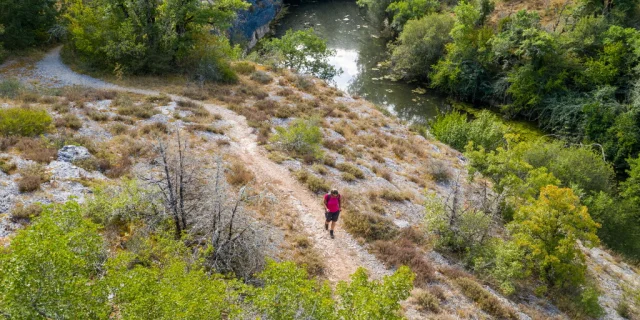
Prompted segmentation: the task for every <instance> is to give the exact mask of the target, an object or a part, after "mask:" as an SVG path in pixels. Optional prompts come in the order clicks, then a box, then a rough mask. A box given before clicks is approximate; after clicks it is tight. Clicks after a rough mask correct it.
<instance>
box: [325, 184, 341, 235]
mask: <svg viewBox="0 0 640 320" xmlns="http://www.w3.org/2000/svg"><path fill="white" fill-rule="evenodd" d="M341 200H342V199H341V196H340V193H338V189H331V191H330V192H329V193H327V194H325V195H324V209H325V213H324V216H325V218H326V221H325V223H324V229H325V230H329V234H330V235H331V239H333V238H334V236H333V229H334V228H335V226H336V221H338V217H339V216H340V205H341V204H342V203H341ZM329 222H331V229H329Z"/></svg>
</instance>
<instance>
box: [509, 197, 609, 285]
mask: <svg viewBox="0 0 640 320" xmlns="http://www.w3.org/2000/svg"><path fill="white" fill-rule="evenodd" d="M598 227H599V225H598V224H597V223H596V222H594V221H593V220H592V219H591V217H590V216H589V213H588V211H587V208H586V207H585V206H582V205H581V204H580V200H579V199H578V197H577V196H576V195H574V194H573V192H572V191H571V189H568V188H559V187H557V186H546V187H544V188H542V189H541V190H540V197H539V198H538V199H537V200H535V201H533V202H532V203H531V204H529V205H526V206H522V207H520V208H519V209H518V211H517V212H516V215H515V219H514V221H513V222H511V223H510V224H509V228H510V229H511V231H512V235H513V238H514V241H515V242H516V244H517V245H518V246H520V247H521V248H522V249H523V250H525V252H526V254H525V255H524V257H525V259H526V261H527V266H528V268H530V269H531V270H533V272H534V273H535V274H537V275H538V276H539V277H540V279H541V280H543V281H544V282H546V283H547V284H548V285H550V286H553V287H558V288H565V287H570V286H577V285H580V284H583V283H584V281H585V273H586V266H585V264H584V259H585V258H584V254H583V253H582V251H580V248H579V247H578V241H581V242H582V244H583V245H585V246H594V245H597V244H598V243H599V239H598V236H597V235H596V230H597V229H598Z"/></svg>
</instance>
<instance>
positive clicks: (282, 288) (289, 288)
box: [249, 260, 336, 320]
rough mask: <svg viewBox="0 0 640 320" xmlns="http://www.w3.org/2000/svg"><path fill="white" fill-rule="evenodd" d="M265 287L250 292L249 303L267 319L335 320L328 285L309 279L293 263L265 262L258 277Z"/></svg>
mask: <svg viewBox="0 0 640 320" xmlns="http://www.w3.org/2000/svg"><path fill="white" fill-rule="evenodd" d="M259 278H260V279H262V280H263V281H264V286H263V287H262V288H260V289H257V290H255V291H253V292H252V294H251V295H250V296H249V301H250V302H251V303H252V304H253V305H254V306H255V307H256V308H257V309H258V311H260V313H262V314H264V315H265V318H267V319H274V320H280V319H282V320H287V319H295V318H297V317H300V318H308V319H335V307H336V306H335V301H334V300H333V299H332V297H331V288H330V287H329V285H328V284H327V283H323V284H320V283H318V281H317V280H315V279H309V276H308V275H307V272H306V270H305V269H303V268H298V267H297V266H296V265H295V264H294V263H293V262H284V263H276V262H274V261H272V260H269V261H267V267H266V269H265V270H264V271H263V272H262V273H261V274H260V275H259Z"/></svg>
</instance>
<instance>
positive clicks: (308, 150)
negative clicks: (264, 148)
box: [270, 119, 323, 159]
mask: <svg viewBox="0 0 640 320" xmlns="http://www.w3.org/2000/svg"><path fill="white" fill-rule="evenodd" d="M276 131H277V132H276V134H274V135H273V136H272V137H271V138H270V140H271V141H272V142H275V143H276V144H278V146H279V147H280V148H282V149H283V150H285V151H288V152H290V153H294V154H296V155H298V156H303V157H304V156H312V157H314V158H316V159H320V158H322V156H323V153H322V150H321V149H320V145H321V143H322V132H321V131H320V127H319V126H318V120H315V119H312V120H304V119H296V120H295V121H293V122H292V123H291V124H290V125H289V127H288V128H286V129H285V128H283V127H277V128H276Z"/></svg>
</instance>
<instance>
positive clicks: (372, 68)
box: [371, 68, 380, 71]
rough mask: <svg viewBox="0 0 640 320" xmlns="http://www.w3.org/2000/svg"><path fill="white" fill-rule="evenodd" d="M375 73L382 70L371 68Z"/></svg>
mask: <svg viewBox="0 0 640 320" xmlns="http://www.w3.org/2000/svg"><path fill="white" fill-rule="evenodd" d="M371 70H373V71H380V68H371Z"/></svg>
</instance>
